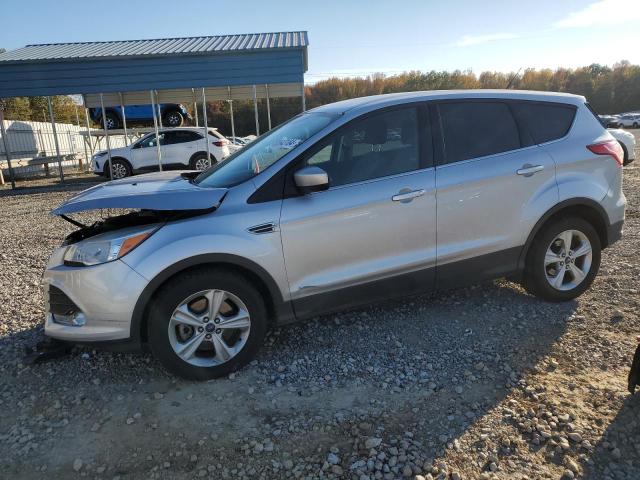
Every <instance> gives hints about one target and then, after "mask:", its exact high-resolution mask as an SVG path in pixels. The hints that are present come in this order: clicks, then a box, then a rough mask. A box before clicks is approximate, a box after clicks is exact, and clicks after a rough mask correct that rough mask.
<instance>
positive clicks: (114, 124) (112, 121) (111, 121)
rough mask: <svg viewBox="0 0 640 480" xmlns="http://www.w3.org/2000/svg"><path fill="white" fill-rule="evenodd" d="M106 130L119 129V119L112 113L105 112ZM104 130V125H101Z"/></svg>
mask: <svg viewBox="0 0 640 480" xmlns="http://www.w3.org/2000/svg"><path fill="white" fill-rule="evenodd" d="M106 117H107V130H115V129H117V128H120V119H119V118H118V116H117V115H116V114H114V113H111V112H107V115H106ZM102 126H103V128H104V124H103V125H102Z"/></svg>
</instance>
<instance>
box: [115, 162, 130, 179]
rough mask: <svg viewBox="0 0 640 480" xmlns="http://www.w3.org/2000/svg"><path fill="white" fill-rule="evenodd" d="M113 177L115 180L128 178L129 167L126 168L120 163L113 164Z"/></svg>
mask: <svg viewBox="0 0 640 480" xmlns="http://www.w3.org/2000/svg"><path fill="white" fill-rule="evenodd" d="M111 176H112V177H113V178H114V179H120V178H124V177H126V176H127V167H125V166H124V165H123V164H121V163H120V162H116V163H112V164H111Z"/></svg>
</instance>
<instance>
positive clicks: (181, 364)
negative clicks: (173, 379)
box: [148, 268, 267, 380]
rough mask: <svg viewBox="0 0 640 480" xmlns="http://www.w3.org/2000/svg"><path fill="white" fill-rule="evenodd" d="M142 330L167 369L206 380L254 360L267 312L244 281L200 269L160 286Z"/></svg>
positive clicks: (220, 271)
mask: <svg viewBox="0 0 640 480" xmlns="http://www.w3.org/2000/svg"><path fill="white" fill-rule="evenodd" d="M148 329H149V330H148V337H149V341H150V344H151V349H152V351H153V353H154V355H155V356H156V357H157V358H158V360H160V363H162V365H163V366H164V367H165V368H166V369H167V370H169V371H170V372H172V373H174V374H175V375H178V376H180V377H183V378H186V379H190V380H209V379H212V378H218V377H221V376H224V375H228V374H229V373H231V372H233V371H234V370H237V369H238V368H240V367H242V366H244V365H246V364H247V363H248V362H250V361H251V360H252V359H253V358H254V357H255V355H256V353H257V352H258V350H259V348H260V346H261V345H262V341H263V339H264V336H265V333H266V330H267V311H266V308H265V305H264V301H263V300H262V297H261V295H260V293H259V292H258V290H257V289H256V288H255V287H254V286H253V285H252V284H251V283H250V282H249V281H247V279H246V278H244V277H242V276H241V275H239V274H237V273H234V272H231V271H228V270H224V269H216V268H211V269H202V270H196V271H193V272H187V273H184V274H180V275H178V276H177V277H175V278H174V279H172V280H170V281H169V282H168V283H167V284H166V285H165V286H164V287H163V288H162V290H161V291H160V292H159V294H158V295H157V297H156V300H155V301H154V303H153V305H152V308H151V315H150V318H149V325H148Z"/></svg>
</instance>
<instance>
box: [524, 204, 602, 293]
mask: <svg viewBox="0 0 640 480" xmlns="http://www.w3.org/2000/svg"><path fill="white" fill-rule="evenodd" d="M567 231H573V232H574V233H573V234H572V235H571V238H572V240H571V245H572V246H571V248H572V249H577V250H576V253H579V251H580V250H581V249H580V247H579V246H580V245H586V243H585V242H584V240H585V239H586V240H588V244H589V245H590V247H591V253H590V258H589V255H585V256H580V257H578V255H576V256H575V257H572V258H570V259H569V262H571V263H570V265H571V266H570V267H569V269H568V270H566V273H564V274H563V279H564V283H563V280H562V279H560V278H559V277H558V275H559V274H560V272H564V271H565V270H564V268H566V267H564V265H565V264H569V262H561V263H560V262H559V263H548V258H553V255H556V258H560V259H563V260H566V258H563V257H562V255H563V254H566V253H567V252H566V251H564V248H563V245H564V242H563V241H562V240H560V239H559V235H560V234H561V233H562V232H567ZM565 238H569V237H565ZM556 241H557V242H559V243H556ZM552 242H554V243H553V244H552ZM571 251H573V250H571ZM548 254H553V255H550V256H549V257H547V255H548ZM600 256H601V244H600V237H599V236H598V233H597V232H596V230H595V228H594V227H593V225H591V224H590V223H589V222H587V221H586V220H584V219H582V218H580V217H573V216H571V217H561V218H558V219H556V220H552V221H551V222H550V223H548V224H547V225H545V226H543V227H542V229H541V230H540V231H539V232H538V234H537V235H536V236H535V238H534V240H533V244H532V245H531V247H530V249H529V253H528V254H527V260H526V265H525V272H524V277H523V286H524V287H525V288H526V289H527V290H528V291H529V292H530V293H531V294H533V295H535V296H537V297H539V298H542V299H543V300H547V301H550V302H565V301H568V300H572V299H574V298H576V297H578V296H580V295H581V294H582V293H584V291H585V290H587V289H588V288H589V287H590V286H591V283H593V279H594V278H595V276H596V274H597V273H598V269H599V268H600ZM587 261H588V263H587ZM561 265H562V266H561ZM576 267H577V268H578V270H580V271H582V272H583V273H584V277H583V278H582V280H581V281H579V282H578V283H576V281H577V279H576V277H575V276H574V274H573V273H572V269H574V268H576ZM561 268H562V269H563V270H560V269H561ZM573 271H574V270H573ZM554 272H558V273H557V274H556V275H552V274H553V273H554ZM554 278H555V279H559V280H560V283H559V285H560V287H559V288H557V287H554V286H553V285H552V284H551V282H552V281H553V279H554ZM555 283H556V284H558V282H555Z"/></svg>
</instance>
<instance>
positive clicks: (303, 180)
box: [293, 167, 329, 194]
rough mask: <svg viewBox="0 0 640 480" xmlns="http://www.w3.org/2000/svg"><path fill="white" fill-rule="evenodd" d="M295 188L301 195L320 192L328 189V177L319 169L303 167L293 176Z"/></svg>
mask: <svg viewBox="0 0 640 480" xmlns="http://www.w3.org/2000/svg"><path fill="white" fill-rule="evenodd" d="M293 180H294V182H295V183H296V187H298V190H300V191H301V192H302V193H305V194H306V193H311V192H320V191H322V190H326V189H328V188H329V175H327V172H325V171H324V170H322V169H321V168H320V167H305V168H301V169H300V170H298V171H297V172H296V173H294V174H293Z"/></svg>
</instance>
